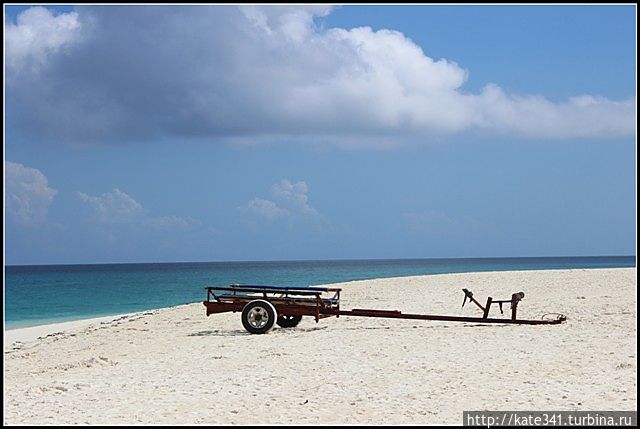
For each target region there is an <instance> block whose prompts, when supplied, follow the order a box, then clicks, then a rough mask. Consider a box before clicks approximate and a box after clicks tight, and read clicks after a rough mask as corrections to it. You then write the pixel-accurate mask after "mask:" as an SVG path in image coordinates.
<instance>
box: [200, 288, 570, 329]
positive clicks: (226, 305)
mask: <svg viewBox="0 0 640 429" xmlns="http://www.w3.org/2000/svg"><path fill="white" fill-rule="evenodd" d="M205 290H206V291H207V299H206V300H205V301H203V304H204V306H205V307H206V314H207V316H209V315H211V314H218V313H226V312H233V313H235V312H243V324H245V328H247V330H249V329H250V328H248V327H247V325H246V323H245V322H246V317H247V316H246V315H245V310H246V309H247V306H248V305H249V304H251V303H255V302H256V301H261V302H265V301H266V302H267V303H269V304H271V306H272V308H273V310H275V313H274V314H273V315H272V317H274V318H277V319H278V322H282V317H291V318H295V319H296V320H298V321H299V318H301V317H302V316H311V317H313V318H314V319H315V321H316V323H317V322H319V321H320V319H324V318H326V317H334V316H335V317H340V316H356V317H374V318H390V319H412V320H433V321H445V322H470V323H501V324H516V325H557V324H560V323H562V322H564V321H565V320H566V319H567V318H566V316H565V315H564V314H559V313H550V314H553V315H554V316H555V317H553V318H544V317H543V318H541V319H518V318H517V308H518V304H519V302H520V301H521V300H522V299H523V298H524V293H523V292H519V293H514V294H512V295H511V299H505V300H493V298H492V297H488V298H487V302H486V304H485V305H482V304H480V302H478V301H477V300H476V299H475V298H474V297H473V293H472V292H471V291H469V290H468V289H466V288H465V289H463V292H464V293H465V299H464V301H463V303H462V306H463V307H464V305H465V303H466V301H467V299H469V301H470V302H472V303H474V304H475V305H476V306H477V307H478V308H480V309H481V310H482V317H469V316H447V315H434V314H415V313H402V312H401V311H399V310H374V309H358V308H354V309H351V310H342V309H341V308H340V293H341V292H342V289H341V288H330V287H313V286H309V287H296V286H267V285H254V284H232V285H229V286H228V287H221V286H207V287H205ZM506 303H508V304H510V305H511V317H510V318H508V319H507V318H495V317H489V311H490V309H491V306H492V305H494V304H498V306H499V307H500V312H501V313H503V311H502V306H503V304H506ZM254 305H255V304H254ZM264 307H267V306H266V305H265V306H264ZM267 310H268V309H267ZM264 317H268V316H267V315H266V314H265V316H264ZM270 323H271V326H272V325H273V321H272V322H270ZM278 324H280V323H278ZM296 324H297V322H295V323H294V324H289V325H286V326H288V327H292V326H295V325H296ZM281 326H283V325H281ZM269 329H270V327H269V328H267V329H266V331H268V330H269ZM266 331H265V332H266ZM250 332H251V331H250ZM253 333H262V332H253Z"/></svg>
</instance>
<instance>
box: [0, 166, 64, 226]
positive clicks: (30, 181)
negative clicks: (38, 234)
mask: <svg viewBox="0 0 640 429" xmlns="http://www.w3.org/2000/svg"><path fill="white" fill-rule="evenodd" d="M4 168H5V192H6V194H5V209H6V213H7V215H8V217H9V218H11V219H12V220H14V221H16V222H17V223H19V224H22V225H25V226H33V225H37V224H41V223H42V222H44V221H45V220H46V217H47V211H48V210H49V206H50V205H51V202H52V201H53V198H54V197H55V195H56V194H57V193H58V191H57V190H55V189H52V188H50V187H49V182H48V180H47V178H46V176H45V175H44V174H42V172H41V171H40V170H37V169H35V168H30V167H25V166H24V165H22V164H19V163H16V162H11V161H5V162H4Z"/></svg>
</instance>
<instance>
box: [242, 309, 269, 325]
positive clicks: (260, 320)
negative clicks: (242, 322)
mask: <svg viewBox="0 0 640 429" xmlns="http://www.w3.org/2000/svg"><path fill="white" fill-rule="evenodd" d="M247 318H248V322H249V325H251V326H252V327H254V328H258V329H259V328H262V327H263V326H265V325H266V324H267V322H269V313H268V312H267V309H266V308H264V307H253V308H252V309H251V310H250V311H249V315H248V317H247Z"/></svg>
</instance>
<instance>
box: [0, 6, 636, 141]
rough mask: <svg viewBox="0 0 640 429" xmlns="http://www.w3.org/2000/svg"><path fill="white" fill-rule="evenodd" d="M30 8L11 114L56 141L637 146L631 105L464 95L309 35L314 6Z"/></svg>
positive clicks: (402, 64) (374, 42)
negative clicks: (498, 141)
mask: <svg viewBox="0 0 640 429" xmlns="http://www.w3.org/2000/svg"><path fill="white" fill-rule="evenodd" d="M40 9H42V8H40ZM40 9H38V11H36V12H37V13H36V12H34V11H33V9H29V10H27V11H25V12H24V13H23V14H22V15H20V17H19V18H18V22H17V24H15V25H14V24H8V25H6V27H7V28H8V29H10V32H9V35H8V37H7V41H6V44H7V59H8V61H9V63H10V64H22V63H24V62H25V61H24V59H25V58H31V59H34V58H35V59H38V60H37V61H35V60H34V61H35V62H36V63H38V64H40V65H41V67H43V68H46V71H47V73H40V74H20V75H15V74H14V75H10V76H8V79H7V106H8V107H9V108H13V109H15V110H16V112H17V113H16V116H18V117H19V118H20V119H21V121H22V123H25V124H29V127H30V129H35V130H40V131H41V132H42V133H45V134H46V135H48V136H50V137H51V138H56V139H59V140H67V141H82V142H86V141H89V142H90V141H139V140H150V139H152V138H155V137H158V136H180V137H204V138H206V137H218V138H232V137H233V138H239V137H254V138H257V139H264V138H266V137H268V136H271V137H282V136H285V137H289V138H299V139H306V138H310V137H312V138H317V137H318V136H324V137H326V140H327V141H337V142H341V141H345V142H347V143H346V144H351V143H349V142H352V141H353V139H354V138H359V139H360V140H362V141H367V140H368V139H369V138H373V137H376V138H377V140H375V139H374V140H375V142H376V143H375V144H378V142H379V141H380V139H379V138H380V137H385V138H389V140H390V141H392V140H397V139H398V138H400V139H402V138H403V137H416V136H425V135H430V134H434V133H437V134H445V135H446V134H453V133H460V132H466V131H483V132H491V133H495V134H508V135H517V136H524V137H539V138H550V139H563V138H577V137H580V138H595V137H612V136H624V135H634V133H635V106H636V101H635V98H629V99H627V100H609V99H606V98H602V97H597V96H594V95H577V96H576V97H574V98H571V99H569V100H566V101H564V102H552V101H550V100H549V99H547V98H545V97H544V96H541V95H526V94H525V95H521V94H512V93H508V92H506V91H504V90H503V89H501V88H500V87H499V86H497V85H495V84H490V83H489V84H488V85H487V86H486V87H485V88H484V89H483V90H482V91H480V92H479V93H476V94H473V93H469V92H468V91H465V90H464V84H465V81H466V80H467V75H468V72H467V70H465V69H464V68H462V67H461V66H459V65H458V64H456V63H454V62H451V61H448V60H446V59H434V58H431V57H429V56H428V55H426V54H425V52H424V51H423V49H422V48H421V47H420V46H418V45H416V44H415V43H414V42H413V41H411V40H410V39H408V38H407V37H406V36H405V35H403V34H402V33H400V32H397V31H392V30H378V31H374V30H372V29H371V28H369V27H359V28H353V29H343V28H330V29H323V28H320V27H318V26H317V25H316V24H315V22H314V18H317V17H320V16H324V15H326V14H327V13H329V12H330V8H327V7H324V6H314V7H304V6H282V7H260V6H241V7H239V8H238V7H221V6H209V7H205V6H196V7H177V6H176V7H164V6H163V7H152V6H136V7H134V6H124V7H113V6H109V7H105V6H95V7H78V8H77V11H78V12H77V14H76V13H75V12H74V13H72V14H61V15H58V16H55V17H54V16H53V15H52V14H51V13H48V12H43V11H42V10H40ZM27 12H29V13H28V14H27ZM150 22H153V25H150V24H149V23H150ZM48 32H49V33H51V34H53V35H54V36H55V37H53V38H52V40H51V42H45V38H44V37H43V36H42V35H43V34H48ZM32 34H33V35H36V36H33V37H32V36H31V35H32ZM159 41H162V42H161V43H160V42H159ZM42 58H46V60H47V61H45V62H43V61H41V60H40V59H42ZM25 129H26V127H25Z"/></svg>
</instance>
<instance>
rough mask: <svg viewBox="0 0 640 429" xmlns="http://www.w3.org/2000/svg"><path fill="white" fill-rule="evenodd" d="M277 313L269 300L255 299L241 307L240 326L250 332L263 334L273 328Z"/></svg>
mask: <svg viewBox="0 0 640 429" xmlns="http://www.w3.org/2000/svg"><path fill="white" fill-rule="evenodd" d="M277 318H278V314H277V313H276V309H275V307H274V306H273V304H271V303H270V302H269V301H265V300H263V299H256V300H255V301H251V302H250V303H249V304H247V305H245V306H244V308H243V309H242V326H244V329H246V330H247V331H249V332H251V333H252V334H265V333H267V332H269V330H270V329H271V328H273V325H274V323H275V322H276V319H277Z"/></svg>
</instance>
